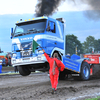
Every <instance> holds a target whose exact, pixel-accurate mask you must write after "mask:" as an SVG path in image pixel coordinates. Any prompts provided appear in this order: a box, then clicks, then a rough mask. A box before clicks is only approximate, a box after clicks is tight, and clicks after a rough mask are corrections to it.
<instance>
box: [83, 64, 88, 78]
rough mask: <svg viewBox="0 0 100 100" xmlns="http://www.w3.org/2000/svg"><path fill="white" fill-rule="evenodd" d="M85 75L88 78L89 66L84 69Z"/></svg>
mask: <svg viewBox="0 0 100 100" xmlns="http://www.w3.org/2000/svg"><path fill="white" fill-rule="evenodd" d="M83 74H84V76H85V77H88V75H89V71H88V68H87V66H84V68H83Z"/></svg>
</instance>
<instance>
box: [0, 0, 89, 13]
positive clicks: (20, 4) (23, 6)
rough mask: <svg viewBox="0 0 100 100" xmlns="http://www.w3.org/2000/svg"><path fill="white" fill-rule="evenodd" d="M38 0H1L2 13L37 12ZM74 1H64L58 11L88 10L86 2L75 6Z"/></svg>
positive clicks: (0, 11)
mask: <svg viewBox="0 0 100 100" xmlns="http://www.w3.org/2000/svg"><path fill="white" fill-rule="evenodd" d="M37 2H38V1H37V0H0V15H2V14H25V13H35V6H36V4H37ZM75 5H76V4H74V2H70V3H69V2H68V0H66V2H62V3H61V4H60V6H59V7H58V11H81V10H87V9H88V7H87V5H86V4H81V5H78V6H75Z"/></svg>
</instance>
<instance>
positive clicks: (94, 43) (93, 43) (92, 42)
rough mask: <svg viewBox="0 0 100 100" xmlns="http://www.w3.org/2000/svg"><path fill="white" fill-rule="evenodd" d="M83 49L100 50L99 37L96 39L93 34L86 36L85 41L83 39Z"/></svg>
mask: <svg viewBox="0 0 100 100" xmlns="http://www.w3.org/2000/svg"><path fill="white" fill-rule="evenodd" d="M82 45H83V49H84V53H92V51H94V52H99V51H100V39H98V40H96V39H95V38H94V37H93V36H88V37H87V38H86V41H84V43H83V44H82Z"/></svg>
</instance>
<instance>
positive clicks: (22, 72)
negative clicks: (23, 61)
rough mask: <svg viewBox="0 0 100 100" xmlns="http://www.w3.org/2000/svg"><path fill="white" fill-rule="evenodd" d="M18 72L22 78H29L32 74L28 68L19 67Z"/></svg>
mask: <svg viewBox="0 0 100 100" xmlns="http://www.w3.org/2000/svg"><path fill="white" fill-rule="evenodd" d="M18 71H19V73H20V75H22V76H28V75H30V74H31V71H30V70H29V68H28V67H27V66H18Z"/></svg>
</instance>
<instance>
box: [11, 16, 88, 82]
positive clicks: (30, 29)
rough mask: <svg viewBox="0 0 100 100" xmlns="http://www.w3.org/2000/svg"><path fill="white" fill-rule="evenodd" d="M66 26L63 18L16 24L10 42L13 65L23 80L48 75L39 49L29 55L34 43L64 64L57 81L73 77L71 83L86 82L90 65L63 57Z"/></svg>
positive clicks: (79, 60)
mask: <svg viewBox="0 0 100 100" xmlns="http://www.w3.org/2000/svg"><path fill="white" fill-rule="evenodd" d="M64 26H65V22H64V20H63V18H57V19H53V18H49V17H46V16H42V17H37V18H33V19H29V20H25V21H22V20H21V21H19V22H17V23H16V27H15V29H14V31H13V28H11V39H12V53H13V54H12V59H11V62H12V65H13V66H17V67H18V70H19V73H20V74H21V75H22V76H27V75H29V74H31V72H35V71H36V70H38V71H48V70H49V64H48V62H47V60H46V58H45V56H44V54H43V51H42V50H41V48H39V47H38V48H36V50H35V52H32V41H33V40H35V41H36V42H37V43H38V44H39V45H40V46H41V47H42V48H43V49H44V50H45V52H46V53H47V54H48V55H49V56H50V57H52V56H53V55H54V54H55V53H57V54H58V57H59V59H60V60H61V61H62V62H63V63H64V65H65V70H64V71H63V72H60V75H59V79H65V77H66V76H68V74H72V76H73V77H74V79H82V80H88V79H89V77H90V65H89V64H88V63H87V62H85V59H86V58H83V59H81V58H80V57H79V56H77V55H75V54H74V55H72V56H71V57H70V58H68V56H66V55H65V46H66V44H65V34H64Z"/></svg>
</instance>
